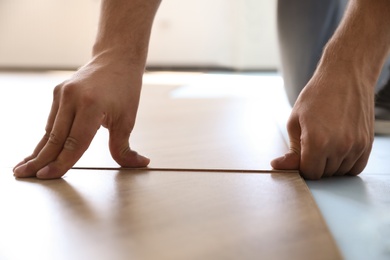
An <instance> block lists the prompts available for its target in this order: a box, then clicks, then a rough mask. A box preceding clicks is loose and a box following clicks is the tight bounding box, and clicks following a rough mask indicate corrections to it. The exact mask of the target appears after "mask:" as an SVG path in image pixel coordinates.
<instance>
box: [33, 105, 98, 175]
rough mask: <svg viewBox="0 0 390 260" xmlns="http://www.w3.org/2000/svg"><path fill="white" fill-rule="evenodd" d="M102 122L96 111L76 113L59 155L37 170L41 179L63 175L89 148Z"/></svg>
mask: <svg viewBox="0 0 390 260" xmlns="http://www.w3.org/2000/svg"><path fill="white" fill-rule="evenodd" d="M101 123H102V116H101V115H99V114H96V113H95V112H94V111H88V112H80V113H78V114H76V117H75V120H74V122H73V126H72V129H71V130H70V132H69V136H68V137H67V138H66V141H65V142H64V145H63V147H62V150H61V152H60V153H59V155H58V157H57V158H56V159H55V160H54V161H52V162H50V163H49V164H48V165H46V166H45V167H43V168H42V169H40V170H39V171H38V172H37V177H38V178H40V179H55V178H60V177H62V176H63V175H64V174H65V173H66V172H67V171H68V170H69V169H70V168H72V166H73V165H74V164H75V163H76V162H77V161H78V160H79V159H80V158H81V156H82V155H83V154H84V152H85V151H86V150H87V149H88V147H89V145H90V143H91V142H92V139H93V137H94V136H95V135H96V132H97V130H98V129H99V127H100V125H101Z"/></svg>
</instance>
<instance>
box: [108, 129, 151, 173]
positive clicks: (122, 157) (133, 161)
mask: <svg viewBox="0 0 390 260" xmlns="http://www.w3.org/2000/svg"><path fill="white" fill-rule="evenodd" d="M131 130H132V129H131V127H127V126H125V125H123V124H122V125H118V126H116V127H112V128H110V129H109V131H110V141H109V146H110V152H111V156H112V158H113V159H114V160H115V161H116V162H117V163H118V164H119V165H120V166H122V167H132V168H137V167H146V166H147V165H148V164H149V162H150V159H149V158H147V157H145V156H142V155H140V154H138V153H137V152H136V151H133V150H131V148H130V145H129V138H130V133H131Z"/></svg>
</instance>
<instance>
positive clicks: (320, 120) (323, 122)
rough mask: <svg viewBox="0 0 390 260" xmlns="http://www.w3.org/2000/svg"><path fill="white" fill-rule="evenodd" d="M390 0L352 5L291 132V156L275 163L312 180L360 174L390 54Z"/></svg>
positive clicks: (297, 110)
mask: <svg viewBox="0 0 390 260" xmlns="http://www.w3.org/2000/svg"><path fill="white" fill-rule="evenodd" d="M389 22H390V3H389V1H388V0H351V1H349V3H348V8H347V11H346V14H345V15H344V17H343V20H342V22H341V24H340V26H339V27H338V28H337V30H336V32H335V34H334V35H333V36H332V38H331V39H330V41H329V42H328V44H327V46H326V47H325V49H324V52H323V55H322V57H321V61H320V63H319V65H318V67H317V70H316V72H315V73H314V75H313V77H312V78H311V80H310V81H309V83H308V84H307V85H306V86H305V88H304V89H303V91H302V93H301V94H300V96H299V97H298V100H297V102H296V103H295V105H294V108H293V111H292V114H291V116H290V119H289V122H288V126H287V128H288V129H287V130H288V132H289V136H290V152H289V153H287V154H286V155H285V156H284V157H281V158H277V159H275V160H273V161H272V162H271V165H272V166H273V167H274V168H276V169H289V170H292V169H299V171H300V172H301V174H302V176H303V177H305V178H307V179H319V178H321V177H326V176H333V175H344V174H350V175H357V174H359V173H360V172H362V171H363V169H364V168H365V166H366V164H367V161H368V158H369V155H370V152H371V147H372V142H373V137H374V129H373V125H374V86H375V83H376V81H377V79H378V76H379V72H380V70H381V68H382V66H383V63H384V61H385V59H386V57H387V54H388V53H389V49H390V27H389V26H387V25H388V24H389Z"/></svg>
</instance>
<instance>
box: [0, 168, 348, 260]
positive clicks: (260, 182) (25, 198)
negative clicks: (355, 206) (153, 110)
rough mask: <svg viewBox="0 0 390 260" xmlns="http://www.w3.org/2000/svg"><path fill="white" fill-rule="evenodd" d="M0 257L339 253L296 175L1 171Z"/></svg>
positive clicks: (322, 256)
mask: <svg viewBox="0 0 390 260" xmlns="http://www.w3.org/2000/svg"><path fill="white" fill-rule="evenodd" d="M0 205H1V217H0V219H1V221H0V230H1V232H0V259H41V260H45V259H57V260H60V259H73V260H77V259H83V260H84V259H97V260H99V259H110V260H111V259H116V260H120V259H169V260H174V259H299V260H301V259H340V254H339V252H338V249H337V247H336V245H335V243H334V241H333V239H332V237H331V235H330V233H329V231H328V228H327V227H326V225H325V223H324V221H323V219H322V217H321V215H320V213H319V210H318V208H317V206H316V204H315V202H314V200H313V198H312V197H311V194H310V192H309V190H308V189H307V186H306V185H305V183H304V182H303V180H302V179H301V178H300V177H299V175H298V174H297V173H288V174H243V173H220V172H212V173H210V172H180V171H135V170H133V171H113V170H111V171H102V170H101V171H94V170H71V171H69V172H68V173H67V175H66V176H65V177H64V178H63V179H59V180H51V181H39V180H37V179H34V178H31V179H21V180H18V179H14V178H13V176H12V174H11V171H10V169H5V170H1V173H0Z"/></svg>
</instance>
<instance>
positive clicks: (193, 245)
mask: <svg viewBox="0 0 390 260" xmlns="http://www.w3.org/2000/svg"><path fill="white" fill-rule="evenodd" d="M71 74H72V72H59V71H56V72H52V71H47V72H23V73H21V72H2V73H1V72H0V111H1V113H2V122H3V123H2V125H1V128H0V130H1V134H0V158H1V159H0V170H1V172H0V207H1V208H2V209H1V214H0V230H1V232H0V259H26V258H37V259H341V258H345V259H388V258H389V257H390V200H389V198H390V177H389V176H390V167H389V166H388V162H387V160H388V159H389V158H390V149H389V148H390V137H386V136H378V137H376V139H375V143H374V148H373V152H372V156H371V158H370V161H369V164H368V166H367V168H366V169H365V171H364V173H362V174H361V175H360V176H359V177H338V178H329V179H323V180H320V181H304V180H303V179H302V178H301V177H300V176H299V174H298V172H295V171H286V172H283V171H273V170H272V168H271V167H270V165H269V161H270V160H272V159H273V158H274V157H277V156H280V155H282V154H283V153H284V152H286V151H287V149H288V147H287V136H286V131H285V123H286V120H287V118H288V114H289V111H290V107H289V105H288V103H287V100H286V98H285V96H284V92H283V82H282V80H281V77H280V76H279V75H278V74H275V73H247V74H234V73H200V72H194V73H190V72H148V73H147V74H145V77H144V86H143V90H142V96H141V103H140V108H139V113H138V117H137V123H136V127H135V129H134V132H133V134H132V136H131V144H132V148H134V149H135V150H137V151H138V152H140V153H142V154H145V155H147V156H148V157H150V158H151V160H152V161H151V164H150V166H149V167H148V168H145V169H137V170H131V169H121V168H119V167H118V165H117V164H116V163H115V162H114V161H113V160H112V159H111V156H110V154H109V151H108V146H107V142H108V133H107V131H106V129H103V128H102V129H100V130H99V132H98V134H97V135H96V137H95V139H94V141H93V142H92V144H91V146H90V148H89V149H88V151H87V152H86V153H85V154H84V156H83V157H82V158H81V159H80V161H79V162H78V163H77V164H76V165H75V167H74V169H72V170H70V171H69V172H68V173H67V174H66V175H65V176H64V177H63V178H62V179H59V180H50V181H40V180H37V179H34V178H29V179H15V178H14V177H13V176H12V166H13V165H14V164H16V163H17V162H18V161H20V160H21V159H22V158H24V157H25V156H27V155H29V154H30V153H31V152H32V150H33V148H34V147H35V145H36V143H37V142H38V141H39V140H40V138H41V136H42V135H43V134H44V127H45V124H46V117H47V115H48V112H49V109H50V105H51V100H52V90H53V88H54V86H55V85H57V84H59V83H60V82H62V81H63V80H65V79H67V78H68V77H69V76H70V75H71Z"/></svg>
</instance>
